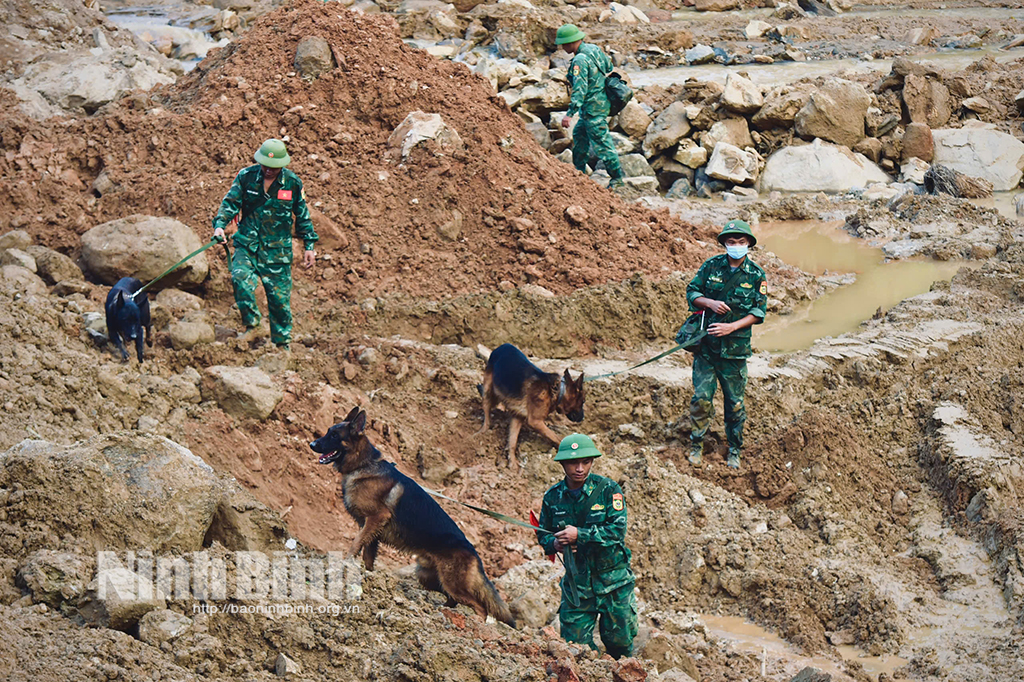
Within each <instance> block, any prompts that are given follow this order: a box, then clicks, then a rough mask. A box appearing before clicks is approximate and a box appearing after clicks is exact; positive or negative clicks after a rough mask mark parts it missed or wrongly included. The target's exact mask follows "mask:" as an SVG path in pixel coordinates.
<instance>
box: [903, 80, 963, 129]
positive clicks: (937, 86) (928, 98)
mask: <svg viewBox="0 0 1024 682" xmlns="http://www.w3.org/2000/svg"><path fill="white" fill-rule="evenodd" d="M894 68H895V67H894ZM903 107H904V109H905V110H906V115H907V116H908V117H909V118H910V120H911V122H914V123H926V124H928V127H930V128H932V129H935V128H941V127H942V126H944V125H946V123H947V122H948V121H949V118H950V116H951V115H952V113H953V104H952V101H951V100H950V96H949V88H947V87H946V86H945V85H943V84H942V83H941V82H940V81H938V80H935V79H932V78H927V77H926V76H923V75H917V74H913V73H911V74H908V75H907V76H906V78H905V79H904V81H903Z"/></svg>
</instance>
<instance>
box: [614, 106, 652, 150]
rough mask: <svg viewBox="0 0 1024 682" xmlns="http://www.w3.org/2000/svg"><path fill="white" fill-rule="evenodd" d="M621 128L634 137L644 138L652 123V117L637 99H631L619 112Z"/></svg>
mask: <svg viewBox="0 0 1024 682" xmlns="http://www.w3.org/2000/svg"><path fill="white" fill-rule="evenodd" d="M618 125H619V128H621V129H622V132H624V133H626V134H627V135H629V136H630V137H632V138H635V139H637V140H640V139H643V137H644V135H646V134H647V129H648V128H649V127H650V125H651V117H650V116H649V115H648V114H647V112H646V111H644V109H643V107H641V106H640V104H638V103H637V101H636V100H630V101H629V102H627V103H626V106H625V107H624V108H623V109H622V111H620V112H619V118H618Z"/></svg>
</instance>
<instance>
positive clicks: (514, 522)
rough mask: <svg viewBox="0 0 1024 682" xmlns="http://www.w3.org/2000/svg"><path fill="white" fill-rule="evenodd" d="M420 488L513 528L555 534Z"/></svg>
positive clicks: (434, 491)
mask: <svg viewBox="0 0 1024 682" xmlns="http://www.w3.org/2000/svg"><path fill="white" fill-rule="evenodd" d="M420 487H421V488H423V490H424V491H425V492H426V493H427V494H428V495H433V496H434V497H440V498H441V499H442V500H448V501H449V502H455V503H456V504H461V505H462V506H463V507H469V508H470V509H472V510H473V511H478V512H480V513H481V514H486V515H487V516H490V517H491V518H492V519H498V520H499V521H504V522H505V523H511V524H512V525H513V526H522V527H523V528H529V529H530V530H532V531H534V532H537V533H549V534H551V535H554V534H555V532H554V531H551V530H547V529H546V528H538V527H537V526H531V525H530V524H528V523H526V522H525V521H520V520H519V519H517V518H514V517H512V516H507V515H505V514H499V513H498V512H496V511H491V510H490V509H484V508H483V507H477V506H476V505H474V504H469V503H468V502H462V501H461V500H456V499H455V498H454V497H448V496H447V495H442V494H441V493H439V492H437V491H436V490H431V489H430V488H426V487H424V486H420Z"/></svg>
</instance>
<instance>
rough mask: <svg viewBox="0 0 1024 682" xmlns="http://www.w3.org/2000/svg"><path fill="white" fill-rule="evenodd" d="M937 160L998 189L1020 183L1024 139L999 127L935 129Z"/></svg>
mask: <svg viewBox="0 0 1024 682" xmlns="http://www.w3.org/2000/svg"><path fill="white" fill-rule="evenodd" d="M932 139H933V140H934V141H935V154H934V163H936V164H941V165H943V166H946V167H948V168H951V169H953V170H955V171H959V172H960V173H963V174H964V175H968V176H971V177H976V178H981V179H983V180H987V181H988V182H990V183H992V187H993V189H995V190H996V191H998V192H1003V191H1006V190H1011V189H1014V188H1015V187H1017V185H1019V184H1020V180H1021V175H1022V169H1024V142H1021V141H1020V140H1018V139H1017V138H1015V137H1013V136H1012V135H1008V134H1006V133H1003V132H1000V131H998V130H988V129H984V128H947V129H942V130H932Z"/></svg>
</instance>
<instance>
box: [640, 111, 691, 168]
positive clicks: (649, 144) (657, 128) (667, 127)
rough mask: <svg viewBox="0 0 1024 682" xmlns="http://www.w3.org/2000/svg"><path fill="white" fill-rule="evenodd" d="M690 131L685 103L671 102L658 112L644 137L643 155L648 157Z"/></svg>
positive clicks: (669, 145)
mask: <svg viewBox="0 0 1024 682" xmlns="http://www.w3.org/2000/svg"><path fill="white" fill-rule="evenodd" d="M689 132H690V121H689V119H688V118H687V116H686V105H685V104H683V103H682V102H673V103H672V104H670V105H668V107H666V108H665V110H664V111H662V112H661V113H660V114H658V117H657V118H655V119H654V121H653V122H652V123H651V126H650V127H649V128H648V129H647V136H646V137H644V147H643V149H644V156H646V157H648V158H650V157H652V156H654V155H655V154H657V153H658V152H661V151H663V150H665V149H668V148H669V147H671V146H673V145H675V144H676V143H677V142H679V140H681V139H682V138H684V137H686V135H687V134H688V133H689Z"/></svg>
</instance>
